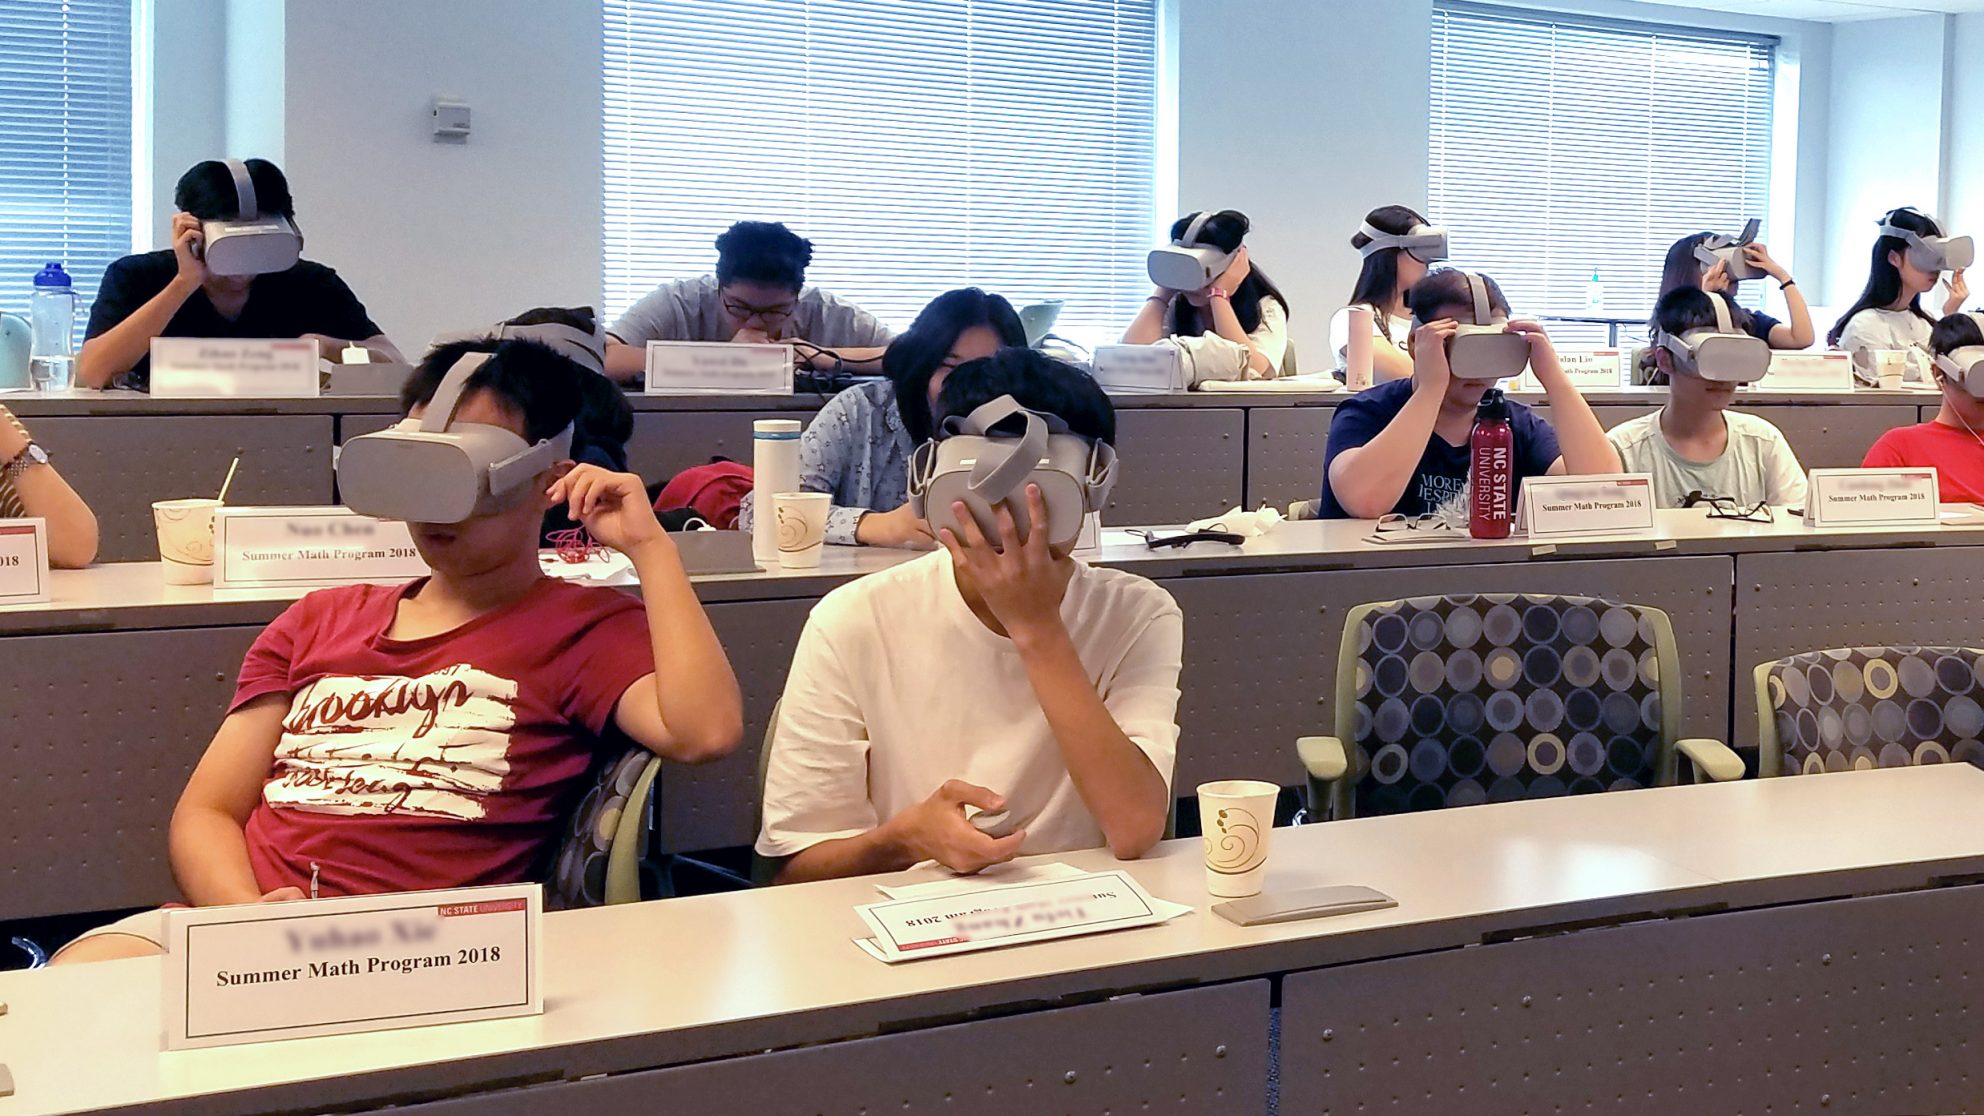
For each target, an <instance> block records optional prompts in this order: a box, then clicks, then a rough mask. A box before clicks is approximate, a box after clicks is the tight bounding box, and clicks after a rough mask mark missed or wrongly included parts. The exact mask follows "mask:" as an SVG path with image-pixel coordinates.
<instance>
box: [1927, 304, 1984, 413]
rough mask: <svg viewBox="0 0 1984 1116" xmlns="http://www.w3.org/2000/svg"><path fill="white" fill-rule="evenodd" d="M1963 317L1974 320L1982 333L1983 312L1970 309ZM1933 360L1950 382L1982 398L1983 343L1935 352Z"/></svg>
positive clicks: (1983, 397) (1983, 377) (1983, 323)
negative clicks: (1944, 351) (1945, 351)
mask: <svg viewBox="0 0 1984 1116" xmlns="http://www.w3.org/2000/svg"><path fill="white" fill-rule="evenodd" d="M1965 317H1968V318H1969V319H1970V320H1971V321H1973V322H1976V323H1977V329H1978V332H1980V333H1984V314H1980V313H1978V312H1977V311H1975V310H1971V311H1967V312H1966V313H1965ZM1935 362H1936V368H1937V370H1938V371H1940V372H1942V374H1943V375H1944V376H1946V377H1948V379H1949V380H1950V382H1951V383H1953V384H1956V385H1957V386H1958V387H1960V388H1962V389H1963V390H1964V392H1965V393H1966V394H1968V395H1971V396H1973V397H1975V398H1978V399H1984V345H1965V346H1963V347H1961V348H1957V349H1951V350H1950V351H1949V352H1947V353H1937V354H1935Z"/></svg>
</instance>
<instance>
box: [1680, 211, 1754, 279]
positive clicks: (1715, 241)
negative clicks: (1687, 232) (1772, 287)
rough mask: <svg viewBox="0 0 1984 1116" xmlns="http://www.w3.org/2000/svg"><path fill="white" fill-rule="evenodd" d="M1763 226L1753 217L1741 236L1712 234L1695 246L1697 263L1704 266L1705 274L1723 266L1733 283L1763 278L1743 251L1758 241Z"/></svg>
mask: <svg viewBox="0 0 1984 1116" xmlns="http://www.w3.org/2000/svg"><path fill="white" fill-rule="evenodd" d="M1761 226H1762V222H1760V221H1758V220H1757V219H1756V218H1755V217H1752V218H1750V223H1749V224H1747V225H1744V226H1743V235H1741V236H1722V235H1719V234H1711V235H1709V236H1706V237H1703V238H1702V242H1701V243H1700V244H1697V245H1695V260H1696V262H1697V263H1700V264H1701V265H1702V271H1704V272H1706V271H1708V269H1710V268H1712V267H1714V266H1715V265H1716V264H1721V265H1722V270H1723V273H1724V274H1726V275H1728V276H1729V281H1730V282H1732V283H1741V282H1743V281H1744V280H1746V279H1758V278H1762V277H1763V274H1764V273H1763V271H1762V269H1760V268H1758V267H1756V266H1754V265H1752V264H1751V263H1750V258H1749V257H1748V256H1745V255H1744V254H1743V249H1744V248H1746V247H1748V246H1749V244H1750V242H1751V241H1753V240H1755V239H1757V229H1758V228H1760V227H1761Z"/></svg>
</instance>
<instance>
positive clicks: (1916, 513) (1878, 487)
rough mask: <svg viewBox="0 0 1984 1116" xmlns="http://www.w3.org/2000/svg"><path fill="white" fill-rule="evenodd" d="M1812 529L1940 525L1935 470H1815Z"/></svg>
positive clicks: (1808, 505) (1809, 501)
mask: <svg viewBox="0 0 1984 1116" xmlns="http://www.w3.org/2000/svg"><path fill="white" fill-rule="evenodd" d="M1807 480H1808V484H1807V487H1806V496H1805V525H1806V526H1808V527H1890V526H1906V525H1921V526H1935V525H1936V524H1937V523H1939V522H1941V520H1940V519H1939V518H1938V515H1939V511H1940V509H1939V508H1938V504H1939V503H1940V502H1941V496H1942V490H1941V488H1940V487H1939V486H1938V483H1937V478H1936V471H1935V470H1934V469H1814V470H1812V472H1811V474H1810V475H1809V477H1808V478H1807Z"/></svg>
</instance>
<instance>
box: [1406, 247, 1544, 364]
mask: <svg viewBox="0 0 1984 1116" xmlns="http://www.w3.org/2000/svg"><path fill="white" fill-rule="evenodd" d="M1461 274H1462V275H1463V276H1465V277H1466V279H1467V289H1468V293H1469V294H1470V295H1472V296H1473V298H1474V323H1473V324H1472V325H1470V324H1468V323H1466V322H1460V323H1459V327H1460V328H1458V329H1456V330H1455V331H1454V335H1453V338H1452V339H1451V340H1449V341H1448V342H1447V370H1448V371H1449V372H1451V373H1452V374H1453V377H1454V378H1455V379H1457V380H1505V379H1508V378H1509V377H1511V376H1520V375H1522V371H1523V369H1525V368H1527V367H1529V338H1527V337H1524V336H1523V335H1522V334H1520V333H1510V332H1509V316H1508V315H1507V314H1497V313H1495V312H1494V310H1493V308H1492V307H1491V305H1490V300H1489V298H1488V284H1487V283H1486V282H1483V281H1482V278H1481V276H1479V275H1476V274H1475V273H1474V272H1472V271H1464V272H1462V273H1461ZM1424 324H1426V323H1424V322H1422V321H1420V320H1419V319H1417V318H1414V319H1413V320H1412V327H1413V329H1415V330H1416V329H1418V328H1419V327H1420V326H1422V325H1424Z"/></svg>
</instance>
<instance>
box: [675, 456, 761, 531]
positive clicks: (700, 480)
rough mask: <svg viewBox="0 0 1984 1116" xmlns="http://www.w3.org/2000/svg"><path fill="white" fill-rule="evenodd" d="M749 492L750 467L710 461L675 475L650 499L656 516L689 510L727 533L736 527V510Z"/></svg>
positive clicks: (725, 461) (717, 460)
mask: <svg viewBox="0 0 1984 1116" xmlns="http://www.w3.org/2000/svg"><path fill="white" fill-rule="evenodd" d="M749 491H751V467H750V466H749V465H739V464H738V463H737V462H735V461H732V460H730V459H728V458H724V457H717V458H712V459H711V460H710V463H709V464H708V465H697V466H694V467H693V468H688V469H684V470H682V471H681V472H679V473H677V474H675V476H674V477H673V478H671V479H670V480H669V482H668V483H667V484H665V485H662V486H661V492H660V494H658V495H657V496H655V498H654V510H655V512H656V513H657V514H659V513H661V512H665V511H673V510H675V509H677V508H692V509H694V510H695V513H696V514H697V515H699V516H702V517H703V519H704V520H705V521H706V522H708V523H709V525H710V526H712V527H714V528H716V529H717V530H719V531H729V530H732V529H734V528H735V527H736V526H737V509H738V506H739V505H741V504H742V503H743V502H744V494H745V493H747V492H749Z"/></svg>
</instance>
